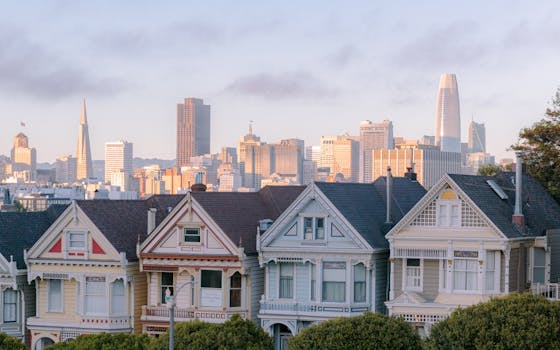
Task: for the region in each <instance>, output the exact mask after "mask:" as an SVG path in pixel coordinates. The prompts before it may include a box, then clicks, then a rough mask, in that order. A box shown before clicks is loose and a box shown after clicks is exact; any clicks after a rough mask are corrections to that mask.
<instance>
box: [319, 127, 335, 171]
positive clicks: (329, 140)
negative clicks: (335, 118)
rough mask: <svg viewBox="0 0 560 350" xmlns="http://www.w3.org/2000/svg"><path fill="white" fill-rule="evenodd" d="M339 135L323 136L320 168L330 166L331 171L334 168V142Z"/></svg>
mask: <svg viewBox="0 0 560 350" xmlns="http://www.w3.org/2000/svg"><path fill="white" fill-rule="evenodd" d="M337 138H338V136H334V135H326V136H321V146H320V147H321V154H320V159H319V163H318V164H317V167H318V168H329V171H332V170H333V169H334V143H335V142H336V140H337Z"/></svg>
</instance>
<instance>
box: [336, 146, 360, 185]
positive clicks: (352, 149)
mask: <svg viewBox="0 0 560 350" xmlns="http://www.w3.org/2000/svg"><path fill="white" fill-rule="evenodd" d="M359 153H360V149H359V142H358V141H356V140H354V139H353V138H351V137H344V136H339V137H338V138H337V140H336V141H335V142H334V144H333V169H331V174H335V175H336V174H342V175H343V176H344V181H347V182H357V181H358V171H359V158H360V157H359V156H360V154H359Z"/></svg>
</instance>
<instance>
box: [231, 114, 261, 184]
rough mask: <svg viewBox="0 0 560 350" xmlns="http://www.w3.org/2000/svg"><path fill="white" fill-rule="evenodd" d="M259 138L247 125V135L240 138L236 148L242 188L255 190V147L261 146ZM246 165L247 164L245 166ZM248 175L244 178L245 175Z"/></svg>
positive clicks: (250, 125) (251, 127)
mask: <svg viewBox="0 0 560 350" xmlns="http://www.w3.org/2000/svg"><path fill="white" fill-rule="evenodd" d="M261 144H262V143H261V138H260V137H258V136H257V135H255V134H253V126H252V124H249V133H247V134H246V135H245V136H242V137H241V139H240V140H239V145H238V147H237V155H238V157H239V158H238V162H239V172H240V174H241V178H242V179H243V186H244V187H249V188H257V187H254V186H255V183H256V181H255V178H254V177H255V175H254V174H255V169H254V167H255V147H256V146H258V145H261ZM247 163H248V164H247ZM246 173H248V175H247V176H246V175H245V174H246Z"/></svg>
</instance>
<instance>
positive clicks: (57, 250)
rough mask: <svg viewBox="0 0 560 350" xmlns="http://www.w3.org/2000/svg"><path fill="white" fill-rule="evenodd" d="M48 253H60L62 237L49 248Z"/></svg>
mask: <svg viewBox="0 0 560 350" xmlns="http://www.w3.org/2000/svg"><path fill="white" fill-rule="evenodd" d="M49 253H62V237H61V238H59V239H58V241H56V243H55V244H53V246H52V247H51V249H49Z"/></svg>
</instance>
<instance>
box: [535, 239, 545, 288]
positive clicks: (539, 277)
mask: <svg viewBox="0 0 560 350" xmlns="http://www.w3.org/2000/svg"><path fill="white" fill-rule="evenodd" d="M545 266H546V253H545V251H544V248H533V281H532V282H533V283H544V282H545V271H546V269H545Z"/></svg>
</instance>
